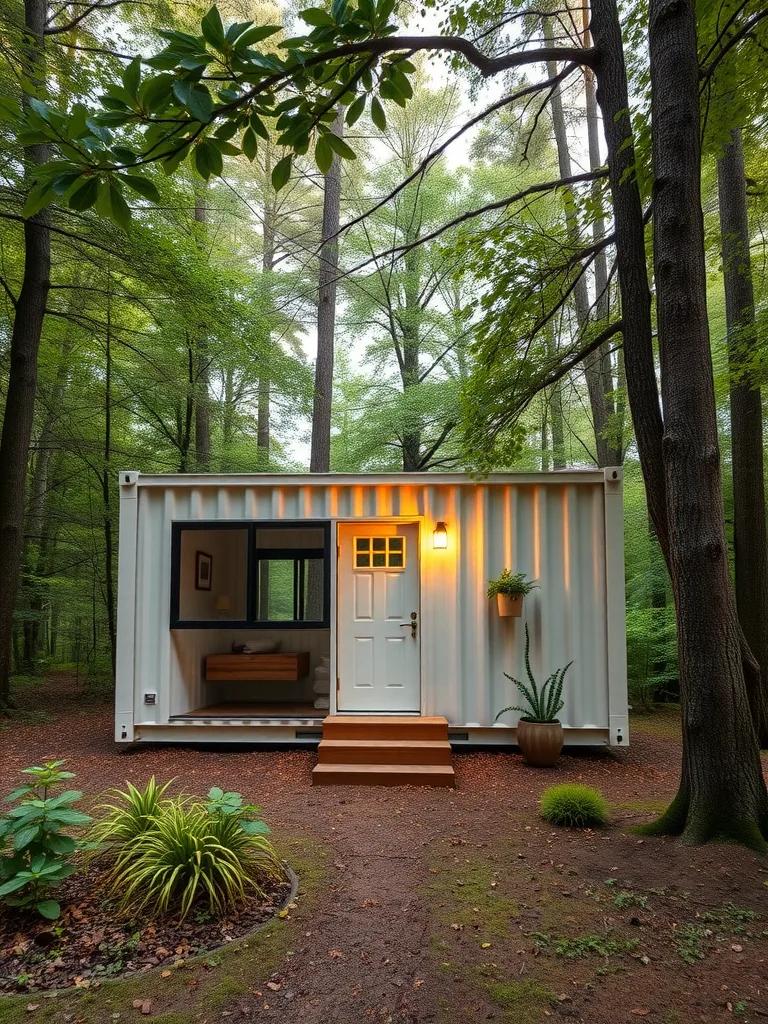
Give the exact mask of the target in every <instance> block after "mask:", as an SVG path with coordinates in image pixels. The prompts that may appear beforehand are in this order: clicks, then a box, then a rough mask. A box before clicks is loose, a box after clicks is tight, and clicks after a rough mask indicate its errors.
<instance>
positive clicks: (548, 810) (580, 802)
mask: <svg viewBox="0 0 768 1024" xmlns="http://www.w3.org/2000/svg"><path fill="white" fill-rule="evenodd" d="M539 810H540V811H541V816H542V818H543V819H544V820H545V821H548V822H549V823H550V825H566V826H570V827H571V828H602V827H603V826H604V825H605V824H606V823H607V821H608V805H607V803H606V802H605V800H604V799H603V797H602V796H601V795H600V793H598V791H597V790H596V789H592V787H591V786H580V785H578V784H576V783H565V784H563V785H561V786H550V788H549V789H545V790H544V792H543V793H542V794H541V801H540V803H539Z"/></svg>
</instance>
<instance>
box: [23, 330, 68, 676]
mask: <svg viewBox="0 0 768 1024" xmlns="http://www.w3.org/2000/svg"><path fill="white" fill-rule="evenodd" d="M72 346H73V342H72V338H71V336H70V333H69V332H67V334H66V335H65V338H64V341H63V343H62V350H61V357H60V359H59V365H58V367H57V368H56V379H55V381H54V385H53V389H52V391H51V394H50V396H49V401H48V403H47V408H46V412H45V417H44V419H43V425H42V428H41V430H40V436H39V437H38V440H37V444H36V446H35V447H36V449H37V455H36V458H35V461H34V468H33V470H32V480H31V486H30V489H29V491H30V493H29V503H28V506H27V513H26V518H25V528H24V532H25V539H24V557H23V561H24V565H25V572H26V576H27V579H28V581H29V583H28V586H29V588H30V590H31V594H30V600H29V617H28V619H27V621H26V622H25V623H24V668H25V671H28V672H33V671H34V670H35V667H36V665H37V663H38V659H39V657H40V638H41V635H42V633H41V625H42V616H43V611H44V609H45V604H46V601H47V597H48V587H47V584H46V583H45V581H44V577H45V575H46V572H47V569H48V551H49V542H50V529H49V523H48V510H49V502H48V496H49V494H50V490H51V462H52V455H53V445H54V435H55V428H56V422H57V419H58V416H59V414H60V410H61V407H62V403H63V401H64V394H65V391H66V387H67V381H68V378H69V357H70V354H71V352H72Z"/></svg>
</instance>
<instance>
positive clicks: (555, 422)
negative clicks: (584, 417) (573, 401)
mask: <svg viewBox="0 0 768 1024" xmlns="http://www.w3.org/2000/svg"><path fill="white" fill-rule="evenodd" d="M549 408H550V415H551V417H552V469H565V432H564V430H563V385H562V382H561V381H558V382H557V384H555V385H554V386H553V388H552V392H551V394H550V396H549Z"/></svg>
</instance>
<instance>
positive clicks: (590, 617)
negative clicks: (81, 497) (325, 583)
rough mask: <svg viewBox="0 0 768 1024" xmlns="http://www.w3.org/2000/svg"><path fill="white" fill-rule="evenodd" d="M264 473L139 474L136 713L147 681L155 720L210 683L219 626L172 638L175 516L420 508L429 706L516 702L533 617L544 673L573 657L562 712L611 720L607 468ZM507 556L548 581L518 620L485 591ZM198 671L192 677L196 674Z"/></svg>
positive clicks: (481, 715) (579, 723)
mask: <svg viewBox="0 0 768 1024" xmlns="http://www.w3.org/2000/svg"><path fill="white" fill-rule="evenodd" d="M257 480H258V478H248V477H246V478H240V479H238V478H232V479H231V480H229V481H227V480H219V479H217V478H214V479H211V480H210V481H209V480H207V479H206V478H203V477H196V478H191V479H189V478H188V480H184V478H175V479H174V480H173V481H169V482H168V483H167V484H163V482H162V480H161V479H160V478H158V477H152V478H148V480H147V485H146V486H142V478H141V477H139V488H138V496H139V515H138V535H137V594H136V667H135V680H136V682H135V697H136V706H135V714H136V721H147V719H148V712H150V709H148V708H146V707H144V706H143V705H142V703H141V700H142V692H143V690H146V689H157V691H158V694H159V698H158V706H157V708H156V709H151V712H150V713H151V716H152V718H153V719H154V720H156V721H157V722H158V723H164V722H166V721H167V718H168V715H169V714H173V713H179V712H180V711H184V710H187V708H186V707H182V704H183V703H184V702H188V701H191V700H193V698H201V697H203V696H204V694H203V689H202V686H201V684H200V683H199V665H200V658H201V657H202V655H203V654H204V653H206V651H207V650H208V649H210V643H209V640H210V641H213V640H214V638H215V637H216V636H217V634H213V633H212V634H210V635H209V637H205V636H202V637H201V636H200V635H199V634H198V637H197V639H195V640H193V639H192V637H188V636H187V634H186V632H184V631H180V632H179V633H177V634H176V635H175V638H174V641H173V643H172V641H171V634H170V630H169V628H168V621H169V595H170V571H171V551H170V543H171V522H172V521H173V520H212V521H213V520H241V519H242V520H249V519H291V520H293V519H357V518H365V519H376V518H387V517H410V516H413V517H418V518H420V519H421V520H422V521H423V526H422V552H421V558H422V616H421V621H422V636H421V642H422V711H423V712H424V713H425V714H441V715H445V716H446V718H447V719H448V720H449V722H450V723H451V725H454V726H468V727H472V726H475V727H489V726H490V725H492V723H493V720H494V717H495V715H496V713H497V711H498V710H500V708H502V707H504V706H505V705H507V704H515V703H518V699H517V697H518V694H517V691H516V689H515V688H514V687H513V685H512V683H510V682H509V681H508V680H506V679H505V678H504V672H508V673H510V674H511V675H514V676H517V677H518V678H520V677H522V678H524V672H525V668H524V660H523V659H524V647H525V626H524V624H525V622H526V621H527V622H528V624H529V629H530V634H531V664H532V667H533V670H534V674H535V675H536V678H537V679H538V680H539V681H543V680H544V679H545V678H546V677H547V676H548V675H549V674H550V673H551V672H552V671H554V670H555V669H556V668H558V667H560V666H562V665H564V664H565V663H566V662H568V661H571V660H572V661H573V666H572V668H571V669H570V671H569V673H568V676H567V682H566V687H565V690H564V697H565V701H566V703H565V708H564V709H563V712H562V720H563V723H564V725H566V726H567V727H570V728H578V729H584V728H600V729H606V728H608V726H609V680H608V653H607V645H608V637H607V634H606V551H605V492H604V483H603V478H602V475H598V474H584V476H583V477H581V478H579V477H577V476H576V474H569V475H564V476H563V477H562V479H560V478H558V476H557V475H556V474H551V475H542V477H541V478H540V481H537V480H536V479H535V478H531V477H530V476H527V477H524V478H522V479H521V481H520V482H515V481H512V482H503V483H500V482H492V481H491V482H481V483H473V482H472V481H470V480H469V479H463V480H461V481H459V482H453V480H451V481H450V482H445V483H443V482H431V481H430V479H429V478H428V477H427V478H425V479H424V482H423V483H421V482H419V483H413V482H407V483H403V484H402V485H398V484H394V483H391V482H389V481H386V482H379V481H373V482H371V483H365V482H359V481H355V482H339V483H335V482H333V483H328V482H322V483H321V482H320V481H318V482H317V483H308V482H304V481H302V482H297V483H294V482H292V481H291V480H290V478H287V479H286V478H282V479H280V480H278V481H276V480H274V478H272V480H271V481H269V482H267V481H264V482H257ZM440 519H442V520H445V521H446V523H447V524H448V536H449V545H448V549H447V550H446V551H434V550H433V549H432V530H433V528H434V524H435V522H436V521H437V520H440ZM504 567H508V568H511V569H513V570H514V571H523V572H526V573H527V574H528V575H529V576H532V577H536V578H537V579H538V580H539V582H540V589H538V590H535V591H534V592H533V593H532V594H531V595H530V596H529V597H527V598H526V600H525V608H524V616H523V618H522V619H506V620H505V619H501V618H499V616H498V614H497V612H496V609H495V606H494V605H493V604H489V602H488V600H487V598H486V596H485V590H486V585H487V580H488V579H489V578H490V577H493V576H497V575H498V574H499V572H500V571H501V570H502V569H503V568H504ZM189 632H192V631H189ZM621 642H622V643H623V637H622V638H621ZM185 644H187V645H188V647H187V648H186V649H184V645H185ZM182 649H184V650H182ZM216 649H221V645H220V643H219V644H218V646H217V648H216ZM180 652H181V653H180ZM195 672H196V673H197V675H196V676H195V680H194V681H193V680H191V679H190V678H189V676H190V673H192V674H194V673H195ZM614 685H615V681H614ZM615 713H616V711H615V709H614V714H615ZM516 717H517V716H516V715H514V714H510V715H507V716H505V718H504V722H505V723H507V724H509V725H511V724H514V722H515V720H516Z"/></svg>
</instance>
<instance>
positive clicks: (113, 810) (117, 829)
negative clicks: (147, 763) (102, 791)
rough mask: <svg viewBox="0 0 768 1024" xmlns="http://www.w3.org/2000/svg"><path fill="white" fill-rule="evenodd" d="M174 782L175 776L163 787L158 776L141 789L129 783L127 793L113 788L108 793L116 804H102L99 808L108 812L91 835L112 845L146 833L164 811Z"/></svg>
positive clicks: (97, 841) (97, 840) (120, 843)
mask: <svg viewBox="0 0 768 1024" xmlns="http://www.w3.org/2000/svg"><path fill="white" fill-rule="evenodd" d="M172 782H173V779H171V780H170V781H169V782H166V783H164V785H162V786H159V785H158V784H157V782H156V781H155V777H154V775H153V776H152V778H151V779H150V780H149V782H148V783H147V785H146V787H145V788H144V790H140V789H137V787H136V786H134V785H133V784H132V783H130V782H126V784H125V785H126V792H123V790H121V789H113V790H111V791H110V793H109V794H108V795H109V796H111V797H112V799H113V801H114V803H104V804H99V806H98V807H97V808H96V810H97V811H106V812H107V814H106V815H105V816H104V817H103V818H101V819H100V820H99V821H97V822H96V823H95V824H94V826H93V828H92V829H91V831H90V838H91V839H92V840H93V841H94V842H95V843H98V844H99V845H102V846H103V845H107V846H109V845H111V844H119V845H122V844H124V843H127V842H130V841H131V840H132V839H135V838H136V837H137V836H140V835H142V833H144V832H146V831H147V829H149V828H151V827H152V824H153V822H154V820H155V818H156V817H157V815H158V814H160V812H161V810H162V806H163V800H164V797H165V793H166V790H167V789H168V787H169V786H170V785H171V783H172Z"/></svg>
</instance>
